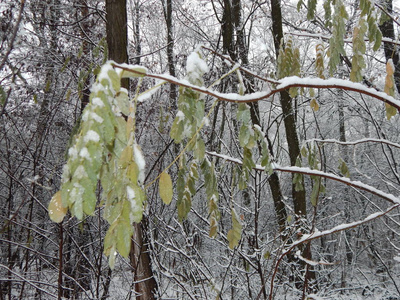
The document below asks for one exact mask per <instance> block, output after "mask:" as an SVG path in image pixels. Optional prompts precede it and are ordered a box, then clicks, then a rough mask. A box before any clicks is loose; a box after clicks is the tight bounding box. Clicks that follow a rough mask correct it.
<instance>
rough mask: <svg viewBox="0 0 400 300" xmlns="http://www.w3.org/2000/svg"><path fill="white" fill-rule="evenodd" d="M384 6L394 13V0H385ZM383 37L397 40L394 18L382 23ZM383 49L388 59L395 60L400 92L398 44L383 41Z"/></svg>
mask: <svg viewBox="0 0 400 300" xmlns="http://www.w3.org/2000/svg"><path fill="white" fill-rule="evenodd" d="M383 6H384V8H385V9H386V11H387V12H388V13H389V14H390V15H392V13H393V0H385V1H383ZM379 28H380V30H381V32H382V35H383V37H385V38H389V39H392V40H396V37H395V31H394V26H393V20H392V19H389V20H387V21H385V22H384V23H383V24H382V25H380V26H379ZM383 49H384V51H385V58H386V61H388V60H389V59H392V60H393V64H394V68H395V70H394V81H395V83H396V88H397V92H399V93H400V61H399V58H400V57H399V56H400V55H399V50H398V46H397V45H395V44H393V43H391V42H387V41H385V42H383Z"/></svg>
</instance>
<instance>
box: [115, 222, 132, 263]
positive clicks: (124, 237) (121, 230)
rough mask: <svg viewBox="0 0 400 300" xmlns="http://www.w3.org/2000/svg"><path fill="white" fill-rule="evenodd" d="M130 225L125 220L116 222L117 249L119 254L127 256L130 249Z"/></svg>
mask: <svg viewBox="0 0 400 300" xmlns="http://www.w3.org/2000/svg"><path fill="white" fill-rule="evenodd" d="M132 233H133V232H132V226H131V224H130V223H129V222H127V221H120V222H118V227H117V250H118V252H119V254H121V256H123V257H125V258H127V257H128V255H129V253H130V251H131V237H132Z"/></svg>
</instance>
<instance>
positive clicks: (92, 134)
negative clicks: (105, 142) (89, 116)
mask: <svg viewBox="0 0 400 300" xmlns="http://www.w3.org/2000/svg"><path fill="white" fill-rule="evenodd" d="M83 140H84V141H85V142H86V143H87V142H90V141H93V142H95V143H98V142H99V141H100V136H99V134H98V133H97V132H96V131H94V130H89V131H88V132H87V133H86V135H85V137H84V138H83Z"/></svg>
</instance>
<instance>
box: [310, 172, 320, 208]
mask: <svg viewBox="0 0 400 300" xmlns="http://www.w3.org/2000/svg"><path fill="white" fill-rule="evenodd" d="M320 186H321V177H317V178H315V180H314V185H313V189H312V191H311V196H310V201H311V204H312V206H314V207H315V206H317V204H318V197H319V194H320Z"/></svg>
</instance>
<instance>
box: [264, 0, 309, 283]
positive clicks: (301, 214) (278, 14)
mask: <svg viewBox="0 0 400 300" xmlns="http://www.w3.org/2000/svg"><path fill="white" fill-rule="evenodd" d="M271 18H272V35H273V39H274V45H275V53H276V57H278V55H279V49H280V45H281V40H282V39H283V28H282V10H281V1H280V0H271ZM280 102H281V106H282V113H283V118H284V125H285V133H286V141H287V144H288V151H289V158H290V164H291V165H292V166H295V165H296V160H297V157H298V156H299V154H300V143H299V138H298V135H297V129H296V119H295V114H294V110H293V105H292V98H291V97H290V95H289V92H288V91H282V92H281V93H280ZM292 178H293V175H292ZM303 186H304V185H303ZM292 197H293V206H294V212H295V214H296V220H298V221H299V222H301V219H303V218H304V219H306V218H307V204H306V193H305V190H304V189H303V190H301V191H298V190H296V188H295V185H294V184H292ZM299 229H300V230H301V227H300V228H299ZM301 251H302V256H303V257H305V258H306V259H310V260H311V257H312V255H311V247H310V244H307V245H306V246H305V247H302V249H301ZM299 263H300V265H301V266H302V267H305V265H306V264H305V262H304V261H302V260H300V261H299ZM314 278H315V273H314V272H313V271H312V270H310V269H309V270H308V272H306V278H305V281H306V282H307V281H309V280H310V279H314ZM295 280H296V282H297V281H298V278H296V279H295ZM296 285H297V286H298V287H301V285H300V284H296Z"/></svg>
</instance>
